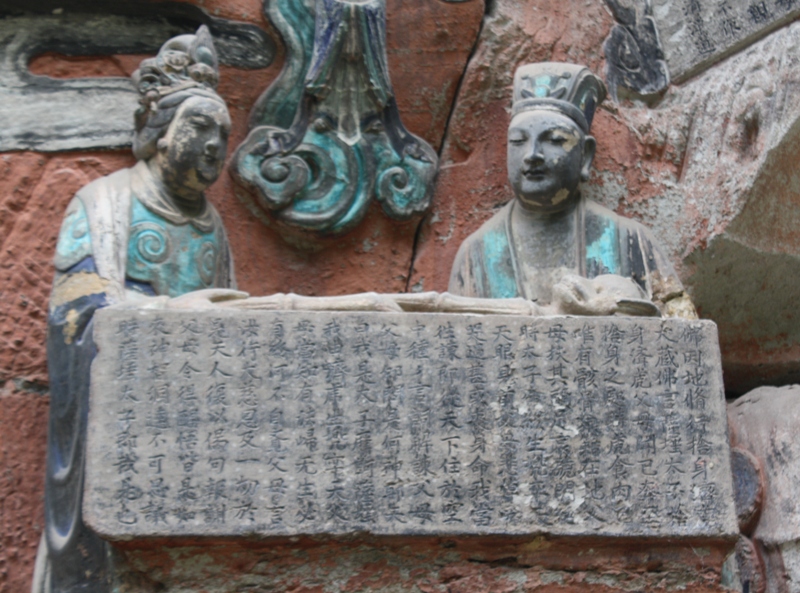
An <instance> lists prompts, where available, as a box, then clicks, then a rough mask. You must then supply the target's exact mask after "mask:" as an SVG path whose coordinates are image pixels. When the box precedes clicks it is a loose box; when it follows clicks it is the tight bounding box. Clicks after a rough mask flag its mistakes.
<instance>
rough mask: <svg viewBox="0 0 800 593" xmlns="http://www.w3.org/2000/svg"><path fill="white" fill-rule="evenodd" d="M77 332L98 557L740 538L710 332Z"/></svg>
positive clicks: (108, 319)
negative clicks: (175, 545) (292, 542)
mask: <svg viewBox="0 0 800 593" xmlns="http://www.w3.org/2000/svg"><path fill="white" fill-rule="evenodd" d="M365 298H366V297H365ZM241 304H242V301H233V302H232V303H231V305H235V306H239V305H241ZM96 319H97V320H96V323H95V338H96V343H97V346H98V350H99V354H98V356H97V358H96V360H95V364H94V365H93V367H92V393H91V401H92V405H91V406H90V418H89V426H90V434H89V438H88V448H87V451H88V453H87V455H88V456H89V457H88V459H89V461H90V463H89V464H88V466H87V477H86V496H87V504H86V505H85V508H86V513H87V514H86V521H87V523H88V524H89V525H91V526H92V528H93V529H95V530H97V531H98V533H101V534H103V536H104V537H107V538H109V539H111V540H115V539H129V538H140V537H150V536H156V537H157V536H167V535H169V536H173V537H195V536H205V537H213V536H233V535H244V534H251V535H252V534H256V535H262V536H278V535H296V534H320V533H355V532H368V533H372V534H417V535H425V534H465V533H473V534H491V533H495V534H531V533H550V534H555V535H589V536H602V535H606V536H628V537H649V536H658V537H692V536H695V537H699V538H708V539H707V541H709V542H711V541H717V542H719V541H728V542H730V541H731V540H732V539H733V538H734V537H735V535H736V534H737V532H738V529H737V522H736V513H735V508H734V504H733V494H732V485H731V477H730V461H729V457H728V441H727V431H726V416H725V401H724V396H723V391H722V375H721V372H720V370H719V363H718V361H719V353H718V349H717V344H716V337H715V328H714V325H713V323H711V322H706V321H702V322H701V321H692V322H690V321H685V320H672V319H670V320H659V319H634V318H619V319H613V318H592V319H587V318H574V317H573V318H552V317H524V316H512V315H495V316H477V315H449V314H430V313H428V314H417V313H410V312H403V313H387V312H360V313H353V312H347V313H344V312H321V311H314V312H308V311H281V312H274V311H254V310H232V309H225V308H222V307H215V308H213V309H210V310H204V311H200V312H198V311H175V310H146V311H142V310H138V311H129V310H127V311H126V310H118V309H116V308H109V309H106V310H104V311H102V312H100V313H98V315H97V318H96Z"/></svg>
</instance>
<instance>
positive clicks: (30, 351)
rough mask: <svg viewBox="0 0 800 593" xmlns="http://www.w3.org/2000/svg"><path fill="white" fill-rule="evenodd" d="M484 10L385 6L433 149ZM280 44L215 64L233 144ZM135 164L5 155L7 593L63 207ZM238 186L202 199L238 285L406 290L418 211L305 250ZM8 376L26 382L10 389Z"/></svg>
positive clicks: (38, 456) (106, 72)
mask: <svg viewBox="0 0 800 593" xmlns="http://www.w3.org/2000/svg"><path fill="white" fill-rule="evenodd" d="M202 6H203V8H204V9H205V10H207V11H208V12H209V13H211V14H214V15H215V16H220V17H225V18H231V19H236V20H243V21H248V22H252V23H255V24H257V25H259V26H261V27H263V28H265V29H266V30H267V31H269V32H272V29H271V27H270V26H269V24H268V23H267V22H266V20H265V18H264V16H263V14H262V11H261V2H260V1H259V0H234V1H229V0H225V1H222V0H206V1H205V2H203V3H202ZM483 11H484V9H483V2H482V1H481V0H471V1H469V2H466V3H462V4H449V3H444V2H438V1H431V0H418V1H417V2H415V3H414V6H410V5H409V4H408V2H401V0H390V1H389V2H388V3H387V14H388V19H387V44H388V58H389V67H390V72H391V76H392V81H393V84H394V87H395V90H396V94H397V99H398V104H399V107H400V112H401V115H402V117H403V120H404V123H405V124H406V126H407V127H408V128H409V129H410V130H411V131H412V132H414V133H416V134H418V135H420V136H422V137H423V138H425V140H427V141H428V142H429V143H430V144H431V145H433V146H434V147H436V148H438V147H439V146H440V145H441V144H442V141H443V137H444V131H445V126H446V123H447V118H448V115H449V113H450V109H451V104H452V102H453V99H454V97H455V94H456V91H457V88H458V84H459V80H460V77H461V74H462V73H463V70H464V67H465V65H466V61H467V59H468V57H469V55H470V52H471V51H472V48H473V45H474V43H475V40H476V38H477V33H478V29H479V27H480V22H481V18H482V16H483ZM272 34H273V35H274V32H272ZM282 52H283V50H282V49H281V48H280V47H279V52H278V56H277V58H276V60H275V62H274V63H273V64H272V66H270V67H269V68H266V69H264V70H257V71H246V70H238V69H234V68H227V67H223V68H222V73H221V82H220V87H219V92H220V94H221V95H222V96H223V97H225V99H226V100H227V102H228V107H229V109H230V112H231V117H232V120H233V131H232V134H231V139H230V145H229V154H230V153H231V152H232V151H233V149H234V148H235V147H236V146H237V145H238V144H239V143H240V142H241V141H242V140H243V139H244V137H245V135H246V133H247V127H246V122H247V117H248V114H249V112H250V109H251V107H252V105H253V103H254V102H255V100H256V98H257V97H258V96H259V94H260V93H261V92H263V90H264V89H266V88H267V86H268V85H269V84H270V83H271V82H272V80H273V79H274V78H275V77H276V76H277V74H278V72H279V71H280V68H281V67H282V63H283V53H282ZM140 60H141V56H111V57H88V58H71V57H65V56H59V55H56V54H46V55H42V56H39V57H37V58H35V59H34V60H33V61H32V63H31V65H30V69H31V71H32V72H33V73H35V74H37V75H51V76H54V77H58V78H75V77H81V76H127V75H129V74H130V73H131V72H132V71H133V70H134V69H135V68H136V67H137V66H138V63H139V61H140ZM65 115H66V116H68V114H65ZM133 163H134V159H133V157H132V156H131V155H130V152H129V151H127V150H125V151H110V152H92V153H62V154H38V153H32V152H21V153H5V154H1V155H0V301H1V302H2V303H3V305H2V307H0V387H2V386H4V387H3V389H4V390H5V391H3V393H4V394H6V393H7V392H8V393H13V395H3V396H2V397H3V404H4V405H3V407H2V408H0V409H2V412H0V428H2V431H0V444H1V445H2V452H3V455H4V458H3V466H2V467H3V468H4V475H3V480H4V481H3V483H2V484H3V486H2V490H0V494H2V500H3V505H4V506H3V514H2V517H3V521H5V522H6V524H4V525H3V529H2V534H3V537H4V540H3V546H2V547H0V591H2V592H3V593H5V592H6V591H9V592H12V591H13V592H17V591H24V590H26V589H27V587H28V586H29V584H28V583H29V582H30V576H31V573H32V568H33V558H34V555H35V546H36V543H37V542H38V538H39V534H40V531H41V505H42V483H43V482H42V476H43V471H44V469H43V462H44V442H45V435H46V417H47V414H46V407H47V399H46V397H45V396H43V395H41V393H40V392H41V391H46V385H47V369H46V354H45V333H46V314H47V299H48V295H49V292H50V283H51V281H52V275H53V270H52V263H51V262H52V257H53V251H54V249H55V241H56V238H57V235H58V230H59V227H60V222H61V217H62V215H63V212H64V210H65V208H66V206H67V204H68V203H69V201H70V199H71V198H72V196H73V195H74V194H75V192H76V191H77V190H78V189H79V188H80V187H81V186H83V185H85V184H86V183H88V182H90V181H91V180H93V179H95V178H97V177H100V176H102V175H107V174H109V173H111V172H113V171H114V170H117V169H119V168H121V167H125V166H130V165H132V164H133ZM236 191H237V188H236V187H235V185H234V183H233V181H232V180H231V178H230V177H229V176H228V175H227V174H226V173H223V175H222V178H221V179H220V180H219V181H218V183H217V184H216V185H215V186H214V187H213V188H212V189H211V190H210V191H209V197H210V199H211V200H212V201H213V203H214V204H215V206H216V207H217V209H218V210H219V211H220V212H221V214H222V217H223V219H224V222H225V226H226V228H227V229H228V230H229V235H230V240H231V245H232V249H233V253H234V260H235V262H236V273H237V278H238V282H239V287H240V288H242V289H243V290H246V291H249V292H251V293H252V294H258V295H261V294H270V293H273V292H279V291H280V292H296V293H300V294H308V295H315V294H317V295H321V294H344V293H351V292H362V291H369V290H377V291H382V292H397V291H404V290H405V289H406V285H407V282H408V273H409V269H410V266H411V259H412V253H413V247H414V241H415V237H416V230H417V221H410V222H408V223H404V224H398V223H396V222H394V221H392V220H390V219H389V218H387V217H386V216H385V215H384V214H383V212H382V211H381V210H380V208H379V207H374V208H372V209H371V210H370V212H369V213H368V215H367V217H366V219H365V220H364V222H363V223H362V224H361V225H360V226H359V228H358V229H357V230H355V231H354V232H353V233H351V234H349V235H347V236H346V237H344V238H341V239H337V240H335V241H327V242H323V243H322V245H321V247H322V249H320V250H319V251H316V252H313V253H311V252H303V251H298V250H296V249H293V248H291V247H289V246H287V244H286V243H285V242H283V240H282V239H280V238H279V237H278V236H277V234H275V233H274V232H273V231H272V230H271V229H269V228H266V227H265V226H264V225H263V224H262V223H261V222H260V221H258V220H257V219H256V218H255V217H254V216H253V215H252V214H251V213H250V212H249V211H248V210H247V208H246V207H245V206H244V205H243V204H242V202H241V201H240V200H239V199H237V197H236V195H235V192H236ZM239 191H240V190H239ZM13 385H19V386H21V388H23V389H27V391H19V390H14V389H12V386H13ZM6 398H11V399H8V400H7V399H6ZM12 428H13V429H12ZM23 470H24V471H23ZM10 505H15V506H14V508H13V509H11V507H10ZM9 510H11V511H12V512H8V511H9Z"/></svg>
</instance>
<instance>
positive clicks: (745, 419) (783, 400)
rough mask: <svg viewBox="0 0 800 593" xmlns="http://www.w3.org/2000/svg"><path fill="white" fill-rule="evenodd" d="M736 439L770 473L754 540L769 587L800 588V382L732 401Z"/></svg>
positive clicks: (733, 436) (731, 420) (730, 409)
mask: <svg viewBox="0 0 800 593" xmlns="http://www.w3.org/2000/svg"><path fill="white" fill-rule="evenodd" d="M728 418H729V423H730V427H731V443H732V444H733V445H734V446H738V447H741V448H743V449H747V450H748V451H750V452H751V453H752V454H753V455H754V456H755V457H756V458H757V459H759V461H760V462H761V463H762V464H763V467H764V473H765V475H766V480H765V484H766V488H765V490H766V491H765V495H764V501H765V502H764V508H763V510H762V513H761V518H760V519H759V521H758V524H757V526H756V529H755V532H754V533H753V536H752V539H753V540H754V541H755V543H756V544H757V546H758V547H759V551H760V553H761V554H762V555H763V556H764V561H765V563H766V566H767V578H768V583H767V590H768V591H769V592H770V593H772V592H773V591H775V592H777V591H796V590H798V587H800V561H798V559H799V558H800V554H798V550H800V502H799V501H798V497H797V493H798V492H800V444H799V443H798V440H797V427H798V426H800V387H799V386H797V385H792V386H788V387H779V388H778V387H761V388H758V389H755V390H753V391H751V392H750V393H748V394H747V395H744V396H742V397H740V398H739V399H737V400H736V401H735V402H732V403H730V404H729V405H728Z"/></svg>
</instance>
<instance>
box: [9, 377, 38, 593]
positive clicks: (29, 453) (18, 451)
mask: <svg viewBox="0 0 800 593" xmlns="http://www.w3.org/2000/svg"><path fill="white" fill-rule="evenodd" d="M47 404H48V400H47V397H46V396H43V395H40V394H35V393H30V392H23V391H19V390H17V389H15V388H14V387H12V385H11V383H10V382H9V383H6V385H5V386H4V387H0V468H2V472H1V473H0V591H2V592H3V593H16V592H17V591H20V592H24V591H28V590H29V588H30V581H31V574H33V563H34V558H35V557H36V547H37V545H38V544H39V535H40V534H41V531H42V528H43V527H44V516H43V515H44V513H43V508H44V456H45V441H46V436H45V435H46V433H47Z"/></svg>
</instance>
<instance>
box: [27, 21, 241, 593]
mask: <svg viewBox="0 0 800 593" xmlns="http://www.w3.org/2000/svg"><path fill="white" fill-rule="evenodd" d="M133 81H134V83H135V85H136V87H137V90H138V91H139V94H140V97H141V98H140V104H141V106H140V107H139V109H138V110H137V112H136V114H135V135H134V141H133V152H134V154H135V155H136V157H137V159H138V163H137V164H136V165H135V166H134V167H132V168H130V169H123V170H121V171H117V172H116V173H113V174H111V175H108V176H106V177H102V178H100V179H97V180H95V181H93V182H92V183H90V184H88V185H87V186H85V187H83V188H82V189H81V190H80V191H78V193H77V194H76V195H75V197H74V198H73V199H72V201H71V203H70V204H69V206H68V208H67V211H66V214H65V217H64V221H63V223H62V226H61V231H60V234H59V238H58V244H57V247H56V255H55V267H56V275H55V280H54V282H53V291H52V294H51V297H50V310H49V316H48V336H47V356H48V367H49V373H50V420H49V427H48V452H47V476H46V483H45V533H44V535H43V537H42V543H41V544H40V547H39V555H38V557H37V566H36V575H35V578H34V587H33V590H34V591H35V592H37V593H38V592H39V591H48V592H50V591H52V592H53V593H59V592H67V591H85V592H94V591H107V590H109V586H110V585H109V575H108V570H107V555H108V550H107V547H106V545H105V543H104V542H103V541H102V540H100V539H99V538H98V537H97V536H96V535H94V534H93V533H92V532H91V531H89V530H88V529H87V528H86V527H85V526H84V525H83V522H82V519H81V501H82V488H83V467H84V443H85V438H86V415H87V408H88V394H89V368H90V364H91V361H92V358H93V357H94V354H95V347H94V342H93V340H92V318H93V315H94V312H95V311H96V310H97V309H98V308H101V307H105V306H107V305H111V304H117V303H123V302H125V303H136V302H141V303H142V304H145V303H148V302H153V301H156V300H159V297H160V300H163V299H165V298H167V297H179V296H180V295H184V294H186V293H191V292H192V291H197V290H202V289H214V288H233V287H234V286H235V282H234V277H233V263H232V261H231V255H230V249H229V247H228V241H227V238H226V235H225V229H224V228H223V226H222V221H221V219H220V216H219V214H218V213H217V211H216V210H215V209H214V207H213V206H212V205H211V204H210V203H209V202H208V201H207V200H206V198H205V195H204V191H205V190H206V189H207V188H208V187H209V186H210V185H211V184H212V183H213V182H214V181H216V179H217V177H218V176H219V174H220V172H221V170H222V165H223V162H224V160H225V153H226V150H227V142H228V134H229V132H230V127H231V122H230V116H229V115H228V110H227V107H226V106H225V102H224V101H223V100H222V98H221V97H220V96H219V95H218V94H217V93H216V90H215V89H216V86H217V82H218V64H217V57H216V52H215V50H214V45H213V42H212V40H211V35H210V34H209V31H208V29H207V28H206V27H205V26H203V27H200V29H199V30H198V31H197V34H195V35H181V36H178V37H175V38H173V39H170V40H169V41H167V42H166V43H165V44H164V45H163V46H162V48H161V49H160V51H159V53H158V55H157V56H156V57H155V58H152V59H147V60H144V61H143V62H142V63H141V66H140V68H139V70H137V71H136V72H135V73H134V75H133Z"/></svg>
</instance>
